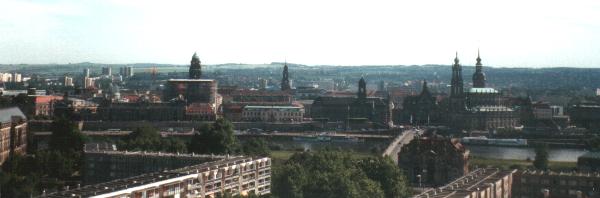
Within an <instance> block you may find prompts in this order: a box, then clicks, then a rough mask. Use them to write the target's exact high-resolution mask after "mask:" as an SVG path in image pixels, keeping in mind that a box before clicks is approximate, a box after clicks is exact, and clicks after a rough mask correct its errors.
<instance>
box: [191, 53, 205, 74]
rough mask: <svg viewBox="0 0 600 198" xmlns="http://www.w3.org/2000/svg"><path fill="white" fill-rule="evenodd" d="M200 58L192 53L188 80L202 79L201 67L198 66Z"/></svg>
mask: <svg viewBox="0 0 600 198" xmlns="http://www.w3.org/2000/svg"><path fill="white" fill-rule="evenodd" d="M200 63H201V62H200V58H198V54H196V53H195V52H194V55H193V56H192V61H191V64H190V70H189V79H200V78H201V77H202V65H200Z"/></svg>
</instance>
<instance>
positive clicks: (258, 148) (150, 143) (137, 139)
mask: <svg viewBox="0 0 600 198" xmlns="http://www.w3.org/2000/svg"><path fill="white" fill-rule="evenodd" d="M199 131H200V132H199V133H196V134H194V136H193V137H192V139H191V141H189V142H187V143H186V142H185V141H183V140H181V139H178V138H162V137H161V136H160V133H159V132H158V131H157V130H156V129H155V128H153V127H151V126H143V127H139V128H137V129H135V130H134V131H133V132H132V133H131V134H129V135H128V136H127V137H125V138H124V139H123V141H119V142H117V147H118V148H119V149H122V150H139V151H155V152H156V151H163V152H172V153H176V152H178V153H187V152H194V153H212V154H244V155H251V156H268V155H269V154H270V149H269V146H268V144H267V142H266V141H265V140H263V139H260V138H255V139H250V140H248V141H245V142H243V143H240V141H239V140H238V139H237V138H236V136H235V135H234V134H233V125H232V124H231V122H229V121H227V120H225V119H218V120H216V121H215V122H214V123H212V124H206V125H204V126H202V128H201V129H200V130H199Z"/></svg>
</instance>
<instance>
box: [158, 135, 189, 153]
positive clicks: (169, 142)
mask: <svg viewBox="0 0 600 198" xmlns="http://www.w3.org/2000/svg"><path fill="white" fill-rule="evenodd" d="M162 145H163V146H162V151H165V152H170V153H186V152H187V145H186V144H185V142H183V141H182V140H181V139H178V138H168V139H163V140H162Z"/></svg>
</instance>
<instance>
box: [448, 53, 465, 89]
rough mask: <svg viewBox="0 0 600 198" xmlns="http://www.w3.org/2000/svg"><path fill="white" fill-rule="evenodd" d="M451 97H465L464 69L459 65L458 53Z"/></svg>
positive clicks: (455, 59)
mask: <svg viewBox="0 0 600 198" xmlns="http://www.w3.org/2000/svg"><path fill="white" fill-rule="evenodd" d="M450 85H451V90H450V96H451V97H462V95H463V79H462V67H461V66H460V64H459V60H458V52H456V57H455V58H454V65H452V81H451V83H450Z"/></svg>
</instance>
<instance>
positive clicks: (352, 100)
mask: <svg viewBox="0 0 600 198" xmlns="http://www.w3.org/2000/svg"><path fill="white" fill-rule="evenodd" d="M366 84H367V83H366V81H365V80H364V79H363V78H361V79H360V81H359V82H358V93H357V94H356V97H348V96H345V97H336V96H321V97H318V98H316V99H315V100H314V101H313V104H312V107H311V116H312V118H313V119H316V120H324V121H329V122H344V123H346V122H351V121H352V120H368V121H371V122H374V123H377V124H378V125H380V126H389V124H390V123H391V110H392V108H393V105H392V104H391V103H390V102H389V100H387V99H384V98H378V97H367V88H366V87H367V85H366Z"/></svg>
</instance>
